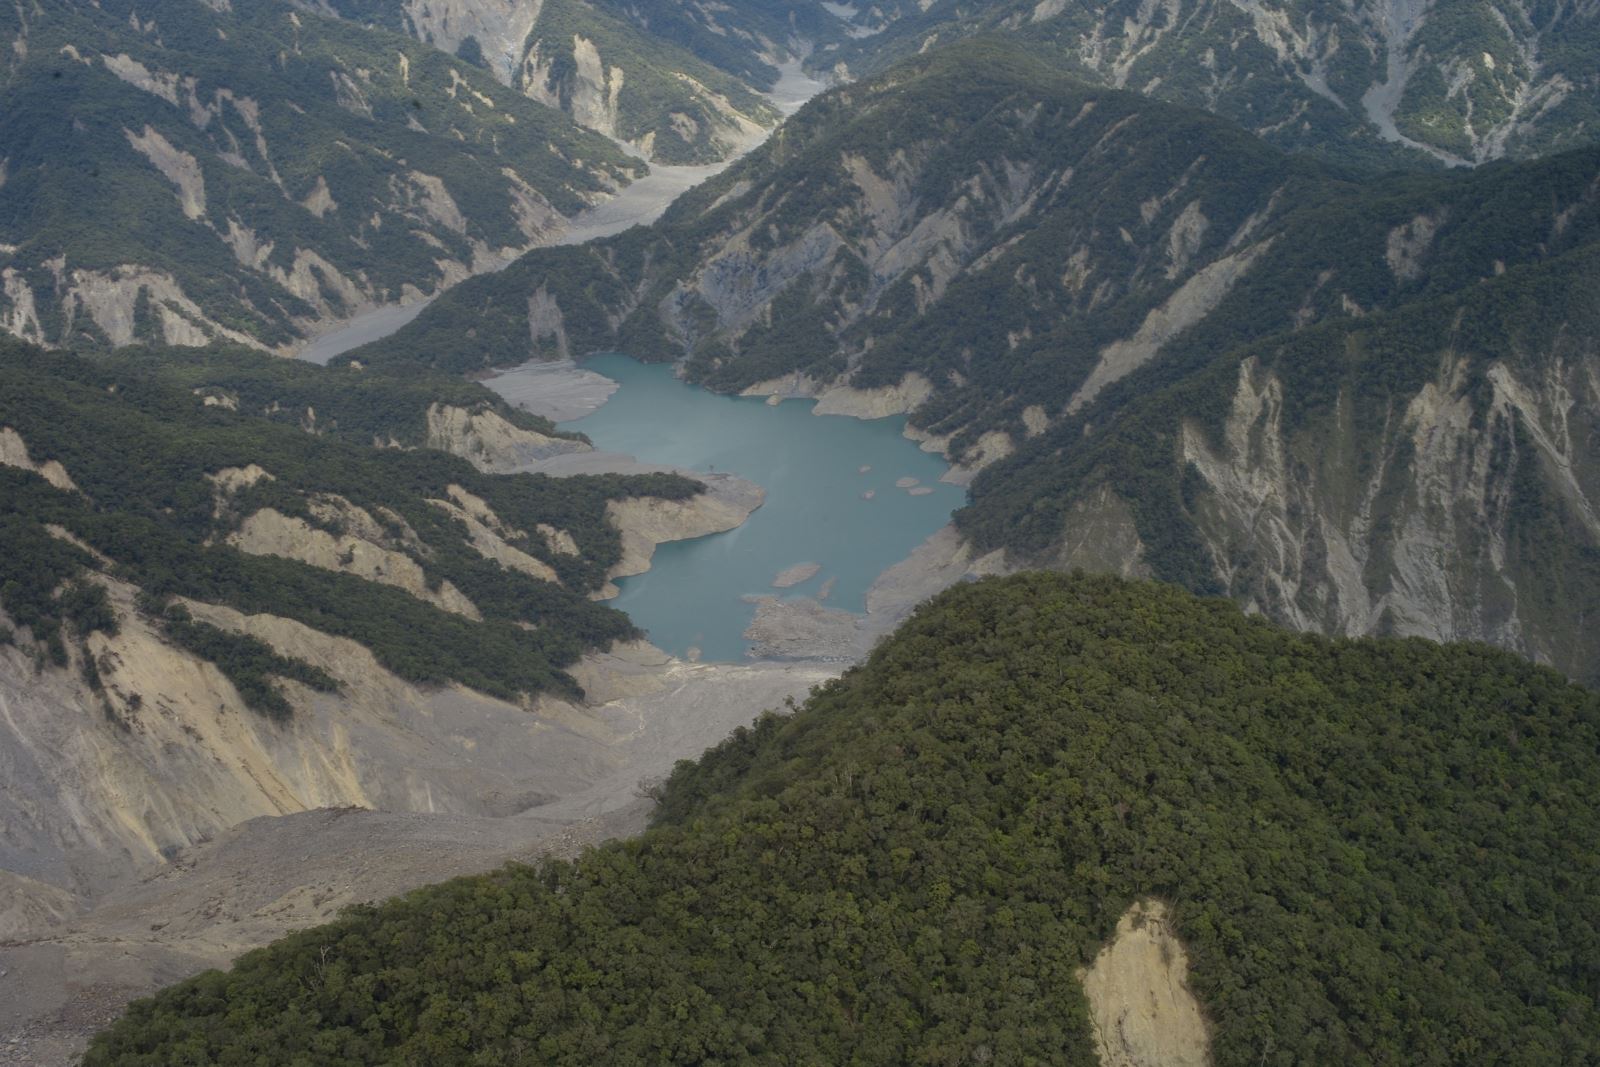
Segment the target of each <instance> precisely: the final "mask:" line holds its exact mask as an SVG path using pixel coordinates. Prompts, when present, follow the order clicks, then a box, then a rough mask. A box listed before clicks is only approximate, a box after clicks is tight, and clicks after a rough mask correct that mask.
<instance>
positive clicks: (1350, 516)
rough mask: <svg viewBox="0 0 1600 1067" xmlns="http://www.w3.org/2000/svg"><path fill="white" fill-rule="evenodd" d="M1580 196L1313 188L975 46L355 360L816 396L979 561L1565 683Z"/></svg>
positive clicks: (1575, 636)
mask: <svg viewBox="0 0 1600 1067" xmlns="http://www.w3.org/2000/svg"><path fill="white" fill-rule="evenodd" d="M1597 173H1600V153H1597V151H1596V150H1594V149H1586V150H1583V151H1575V152H1569V153H1565V154H1562V155H1558V156H1554V157H1551V158H1549V159H1547V160H1539V161H1535V162H1529V163H1523V164H1516V165H1509V164H1501V165H1496V166H1491V167H1486V168H1483V169H1481V170H1480V171H1477V172H1475V173H1472V174H1446V173H1433V174H1426V173H1398V174H1391V175H1386V176H1372V175H1366V174H1362V173H1358V172H1351V171H1344V170H1339V169H1335V168H1331V167H1328V166H1326V165H1323V164H1319V163H1316V162H1313V161H1310V160H1307V159H1305V158H1303V157H1294V156H1290V155H1286V154H1285V153H1283V152H1281V151H1279V150H1277V149H1275V148H1273V147H1271V146H1270V145H1268V144H1266V143H1264V142H1263V141H1261V140H1259V139H1257V138H1253V137H1251V136H1249V135H1248V134H1246V133H1244V132H1243V131H1241V130H1239V129H1238V128H1237V127H1234V126H1232V125H1231V124H1228V123H1226V122H1223V121H1222V120H1219V119H1216V118H1214V117H1211V116H1207V115H1205V114H1203V113H1199V112H1196V111H1192V110H1185V109H1180V108H1174V107H1171V106H1168V105H1163V104H1160V103H1156V102H1152V101H1149V100H1147V99H1144V98H1141V97H1138V96H1135V95H1133V94H1130V93H1120V92H1115V91H1110V90H1105V89H1101V88H1096V87H1093V86H1089V85H1085V84H1084V83H1082V82H1079V81H1076V80H1073V79H1071V78H1068V77H1066V76H1064V75H1062V74H1060V73H1058V72H1056V71H1055V70H1054V69H1052V67H1051V66H1050V64H1049V62H1048V61H1047V58H1042V57H1040V56H1039V55H1037V54H1032V53H1027V52H1022V51H1018V50H1017V49H1015V48H1012V47H1009V46H1006V45H1003V44H999V43H995V42H972V43H968V44H964V45H959V46H954V47H950V48H945V49H942V50H937V51H935V52H932V53H930V54H929V55H927V56H924V57H919V58H917V59H914V60H910V61H908V62H906V63H905V64H902V65H901V66H898V67H896V68H894V69H893V70H892V71H890V72H889V73H887V74H885V75H883V76H882V77H880V78H877V79H874V80H872V81H869V82H865V83H862V84H858V85H852V86H849V87H846V88H843V89H839V90H835V91H833V92H832V93H829V94H827V95H825V96H824V97H821V98H819V99H818V100H817V101H814V102H813V103H812V104H811V105H809V106H808V107H807V108H806V109H805V110H804V111H802V112H801V113H800V114H799V115H797V116H796V117H795V118H794V119H793V120H792V121H791V122H790V123H788V124H787V125H786V126H785V127H784V128H783V130H782V131H781V133H780V134H779V135H778V136H777V137H775V138H774V139H773V140H772V141H771V142H769V143H768V144H767V145H766V146H764V147H763V148H762V149H761V150H759V151H758V152H756V153H754V154H753V155H752V156H751V157H750V158H748V159H747V160H745V161H743V162H742V163H740V164H738V165H736V166H735V167H733V168H731V169H730V170H729V171H727V172H725V173H724V174H722V175H721V176H719V177H718V178H717V179H715V180H713V181H711V182H708V183H706V184H705V185H704V186H702V187H700V188H698V189H696V190H695V191H693V192H692V193H690V194H689V195H687V196H686V197H684V198H683V199H682V200H680V201H679V202H678V203H677V204H676V205H674V207H673V209H672V210H671V211H670V212H669V213H668V214H667V215H666V216H665V217H664V218H663V219H662V221H661V222H660V223H658V224H657V225H656V226H654V227H653V228H651V229H649V230H636V231H633V232H630V233H627V234H623V235H621V236H619V237H617V238H614V239H611V240H609V241H605V242H599V243H596V244H593V245H590V246H586V247H583V248H564V249H547V250H540V251H536V252H534V253H532V254H530V255H528V256H526V257H524V258H523V259H521V260H519V261H518V262H517V263H516V264H514V265H513V266H512V267H510V268H508V269H507V270H506V271H505V272H503V273H501V274H498V275H495V276H493V277H487V278H482V279H476V280H474V281H472V282H470V283H468V284H466V285H464V286H462V287H461V288H460V289H458V290H457V291H456V292H454V293H452V294H450V295H449V296H448V297H447V298H445V299H444V300H442V301H440V302H439V303H438V304H437V305H435V306H434V307H433V308H430V309H429V311H428V312H427V313H425V314H424V315H423V316H421V317H420V318H419V319H417V320H416V321H415V322H414V323H412V324H411V326H409V327H408V328H407V329H405V330H403V331H402V332H400V333H399V334H397V335H396V336H395V337H394V338H392V339H390V340H389V341H386V342H384V343H382V344H381V345H375V346H372V348H371V349H369V350H368V351H366V352H363V353H361V355H360V357H359V358H361V359H362V360H366V361H368V362H371V363H373V365H375V366H385V365H388V366H416V365H419V364H420V365H424V366H428V367H432V368H434V369H437V370H441V371H447V372H455V373H461V372H466V371H474V370H478V369H481V368H483V367H485V366H489V365H494V364H500V363H514V362H519V361H521V360H524V359H528V358H541V357H544V358H548V357H552V356H564V355H566V354H568V353H575V354H582V353H585V352H592V351H601V350H611V349H622V350H624V351H627V352H630V353H632V354H634V355H638V356H641V357H643V358H649V359H678V358H682V359H685V360H686V370H687V373H688V374H689V376H690V377H691V378H693V379H695V380H698V381H701V382H703V383H705V384H707V385H710V386H711V387H713V388H718V389H723V390H729V391H733V390H750V391H755V392H766V393H778V394H784V395H790V394H802V395H805V394H810V395H815V394H817V393H819V392H826V391H828V390H830V389H836V388H837V387H838V386H840V385H847V386H848V387H849V388H850V389H851V390H854V391H855V395H856V396H857V397H858V398H865V399H866V401H867V406H869V407H870V408H871V409H872V410H875V411H878V412H879V413H887V412H892V411H897V410H898V411H909V412H910V413H911V423H912V426H913V427H914V432H915V433H917V434H918V435H920V436H924V437H925V438H927V440H928V443H929V446H930V447H937V448H940V449H941V450H943V451H945V452H946V454H948V455H949V456H950V457H951V458H952V459H954V460H956V461H958V462H960V463H962V464H963V465H965V466H966V467H967V468H968V469H969V470H978V469H980V468H988V467H993V470H992V471H986V472H985V473H984V474H982V475H979V477H978V480H977V481H976V482H975V483H974V485H973V497H972V504H971V507H970V508H969V509H968V510H966V511H965V512H963V513H962V514H961V515H960V516H959V523H960V525H961V528H962V529H963V531H964V532H965V533H966V534H967V535H968V536H969V537H970V538H972V539H973V540H974V541H975V542H976V543H977V544H978V546H979V547H981V548H984V549H992V548H1001V547H1003V548H1006V549H1009V550H1010V551H1011V553H1012V559H1013V562H1014V563H1017V564H1036V565H1054V566H1073V565H1084V566H1090V567H1095V568H1103V569H1111V570H1115V571H1121V572H1126V573H1144V574H1151V575H1154V576H1157V577H1161V578H1164V579H1167V580H1172V581H1179V582H1182V583H1184V584H1186V585H1188V586H1189V587H1190V588H1193V589H1196V590H1200V591H1206V592H1219V591H1220V592H1228V593H1230V594H1232V595H1234V596H1236V597H1238V598H1239V599H1241V600H1242V601H1244V602H1245V603H1248V604H1251V605H1253V606H1255V607H1256V608H1257V609H1259V610H1262V611H1264V612H1266V613H1268V614H1269V615H1271V616H1272V617H1274V618H1276V619H1279V620H1280V621H1284V622H1287V623H1291V624H1293V625H1296V626H1299V627H1303V628H1309V629H1319V630H1324V631H1329V632H1334V633H1348V634H1356V633H1373V632H1394V633H1401V634H1421V635H1425V636H1433V637H1439V638H1446V639H1457V638H1470V639H1479V640H1489V641H1493V642H1495V643H1497V644H1502V645H1505V646H1507V647H1511V648H1514V649H1518V650H1520V651H1522V652H1524V653H1525V654H1528V655H1531V656H1534V657H1537V658H1539V659H1541V660H1543V661H1545V662H1551V663H1555V664H1558V665H1560V666H1561V667H1562V668H1563V669H1566V670H1568V671H1572V672H1574V673H1577V674H1581V675H1584V676H1590V672H1592V671H1593V670H1594V664H1595V663H1597V662H1600V650H1597V648H1596V647H1595V645H1594V642H1593V638H1592V637H1591V636H1589V635H1587V634H1586V631H1585V628H1584V627H1583V626H1582V625H1581V622H1580V620H1582V619H1584V618H1586V617H1588V615H1589V613H1590V612H1591V611H1592V610H1594V609H1595V608H1596V607H1600V582H1597V581H1596V579H1597V578H1600V571H1597V560H1600V556H1597V553H1600V519H1596V515H1600V506H1597V501H1600V484H1597V482H1596V478H1597V477H1600V456H1597V455H1596V453H1595V451H1594V448H1595V438H1594V435H1593V434H1592V433H1590V432H1588V430H1587V429H1586V428H1587V427H1588V426H1590V425H1591V424H1592V423H1593V421H1594V420H1595V418H1596V417H1597V415H1600V387H1597V386H1596V384H1595V383H1596V382H1597V381H1600V375H1597V373H1596V371H1595V359H1596V352H1595V350H1594V348H1593V345H1592V343H1591V341H1590V338H1592V337H1593V335H1594V330H1593V324H1592V323H1591V322H1590V319H1591V318H1592V314H1593V312H1592V308H1593V302H1592V299H1590V298H1589V294H1590V291H1591V289H1592V286H1593V278H1594V276H1595V275H1594V272H1593V269H1592V266H1590V265H1589V264H1590V262H1591V260H1592V259H1593V255H1594V249H1595V247H1596V245H1595V241H1596V236H1597V226H1600V212H1597V205H1600V201H1597V198H1596V195H1595V189H1596V176H1597ZM1270 352H1282V353H1285V354H1284V355H1283V356H1282V358H1271V357H1269V356H1267V355H1265V354H1266V353H1270ZM1156 390H1165V391H1164V392H1162V393H1161V399H1160V400H1159V402H1158V401H1155V400H1153V399H1152V394H1153V392H1154V391H1156ZM1007 457H1009V458H1007ZM1002 459H1004V460H1005V462H1004V463H1003V464H1002V465H1000V466H994V465H995V464H996V463H997V462H998V461H1000V460H1002Z"/></svg>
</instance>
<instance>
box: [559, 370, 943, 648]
mask: <svg viewBox="0 0 1600 1067" xmlns="http://www.w3.org/2000/svg"><path fill="white" fill-rule="evenodd" d="M584 369H586V370H592V371H598V372H599V373H601V374H603V375H605V376H606V377H608V378H611V379H613V380H615V381H617V382H618V383H620V387H619V388H618V389H617V391H616V392H615V393H613V394H612V396H611V399H610V400H609V401H607V402H606V403H605V405H604V406H602V407H601V408H599V409H598V410H597V411H595V412H594V413H593V414H590V415H587V416H585V417H584V418H581V419H577V420H574V421H572V422H567V423H563V424H562V425H563V427H564V428H565V429H570V430H579V431H581V432H583V433H585V434H588V435H589V437H590V438H591V439H592V440H593V441H594V443H595V445H596V446H597V447H599V448H603V449H606V450H608V451H614V452H626V453H629V454H631V455H633V456H635V457H636V458H638V459H640V460H642V461H644V462H647V463H667V464H672V465H674V466H678V467H687V468H689V469H691V470H702V471H707V470H717V471H726V472H731V473H734V474H737V475H739V476H741V477H743V478H747V479H749V480H750V481H752V482H755V483H756V484H757V485H760V486H761V487H762V488H763V489H765V490H766V491H767V499H766V503H765V504H763V505H762V506H761V508H759V509H758V510H757V511H756V512H755V513H754V514H753V515H751V516H750V519H749V521H748V522H746V523H745V524H744V525H743V526H740V527H739V528H738V529H736V530H730V531H729V532H727V533H723V534H715V535H712V536H710V537H702V538H696V539H695V540H692V541H673V542H669V543H667V544H664V545H661V546H659V547H658V548H657V549H656V554H655V558H654V560H653V562H652V563H651V567H650V570H648V571H646V572H645V573H644V574H641V575H636V576H635V577H632V578H623V579H620V580H618V582H617V585H618V587H619V588H620V589H621V590H622V593H621V595H620V596H619V597H617V598H616V599H615V600H612V601H611V602H610V603H611V604H612V605H613V606H614V607H617V608H620V609H621V610H623V611H626V612H627V613H628V614H629V615H630V616H631V617H632V618H633V621H634V623H635V624H636V625H638V626H640V627H642V628H643V629H645V630H647V631H649V634H650V640H651V641H652V642H654V643H655V644H656V645H658V646H659V647H661V648H663V649H665V650H666V651H668V652H672V653H675V654H677V655H680V656H681V655H685V654H686V653H687V652H688V651H689V649H691V648H698V649H699V650H700V652H701V654H702V656H703V657H704V658H705V659H707V660H720V661H733V660H740V659H743V658H744V657H745V654H746V652H747V650H748V649H749V642H747V641H746V640H745V639H744V637H743V632H744V629H745V627H747V626H748V625H749V624H750V620H751V619H752V618H753V617H754V612H755V609H754V606H753V605H752V604H751V603H750V602H749V601H748V600H746V599H745V598H746V597H749V596H782V597H796V596H811V597H816V596H819V595H820V594H821V593H822V592H823V591H824V589H826V591H827V593H828V595H827V599H826V600H825V601H824V603H826V604H827V606H829V607H834V608H842V609H844V610H846V611H856V612H859V611H862V610H864V609H865V607H866V594H867V589H868V587H870V586H871V585H872V583H873V581H874V580H875V579H876V578H877V577H878V575H879V574H881V573H882V572H883V571H884V570H886V569H887V568H889V567H890V566H893V565H894V564H895V563H898V562H899V561H900V560H902V559H904V558H905V557H906V556H907V555H909V554H910V553H911V550H912V549H914V548H916V547H917V545H919V544H920V543H921V542H922V541H923V540H925V539H926V538H927V537H928V536H929V535H930V534H932V533H933V532H934V531H936V530H937V529H939V527H941V526H943V525H944V524H945V523H946V522H948V521H949V518H950V513H951V512H952V511H953V510H955V509H956V508H958V507H960V506H961V504H962V503H963V500H964V498H965V494H964V492H963V491H962V490H961V489H958V488H956V487H954V486H949V485H942V484H940V482H939V477H940V476H941V475H942V474H944V473H945V471H946V470H947V469H948V467H947V466H946V464H945V463H944V461H943V460H942V459H940V458H939V457H938V456H935V455H931V454H929V453H926V452H923V451H922V450H921V449H919V448H918V447H917V446H916V444H915V443H913V442H911V441H909V440H907V439H906V438H904V437H902V436H901V433H900V432H901V430H902V429H903V428H904V426H905V419H904V418H889V419H873V420H870V421H868V420H862V419H853V418H846V417H843V416H833V415H825V416H820V417H819V416H815V415H812V414H811V408H812V406H813V402H812V401H810V400H785V401H784V402H783V403H781V404H776V405H771V404H768V403H767V402H766V399H765V398H764V397H730V396H719V395H717V394H715V393H711V392H707V391H706V390H704V389H701V388H699V387H698V386H692V385H686V384H684V383H683V382H681V381H679V380H678V379H677V378H675V377H673V374H672V370H671V368H670V367H668V366H665V365H662V364H642V363H639V362H637V361H635V360H632V359H629V358H627V357H626V356H598V357H595V358H594V359H590V360H586V361H585V362H584ZM862 467H868V468H870V469H869V470H867V471H865V472H863V471H862V470H861V468H862ZM910 479H915V480H916V484H915V485H910V484H909V480H910ZM897 482H899V483H904V484H899V485H897V484H896V483H897ZM912 489H918V490H931V492H919V493H913V492H912V491H911V490H912ZM868 493H870V494H871V497H870V498H867V497H866V496H865V494H868ZM800 563H816V564H819V565H820V567H821V569H820V570H819V571H818V573H817V574H816V575H815V576H814V577H812V578H810V579H809V580H807V581H804V582H801V583H799V584H797V585H794V586H792V587H790V588H788V589H784V590H778V589H776V588H774V586H773V579H774V578H776V577H777V576H778V574H779V572H781V571H783V570H785V569H787V568H790V567H793V566H794V565H796V564H800Z"/></svg>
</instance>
